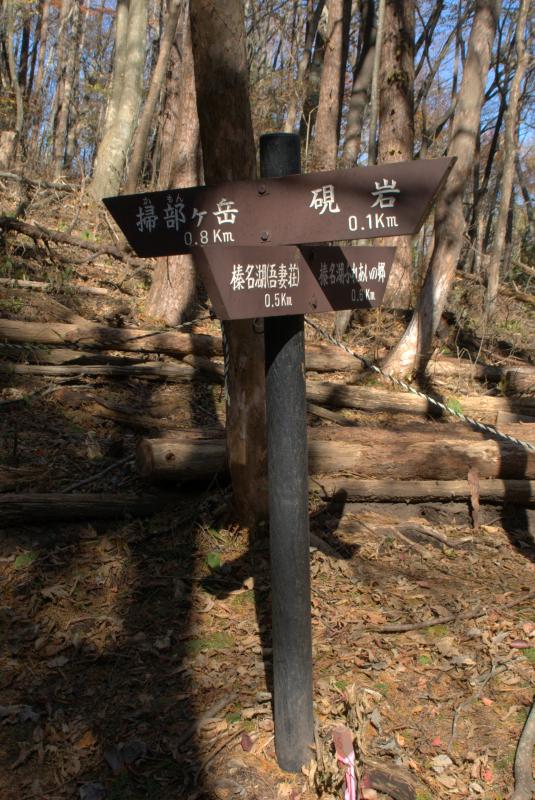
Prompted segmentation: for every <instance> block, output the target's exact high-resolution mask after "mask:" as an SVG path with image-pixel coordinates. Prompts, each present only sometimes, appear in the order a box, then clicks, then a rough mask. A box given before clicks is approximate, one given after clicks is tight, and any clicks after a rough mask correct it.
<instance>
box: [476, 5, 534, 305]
mask: <svg viewBox="0 0 535 800" xmlns="http://www.w3.org/2000/svg"><path fill="white" fill-rule="evenodd" d="M528 5H529V2H528V0H522V2H521V3H520V10H519V13H518V22H517V26H516V36H515V42H516V70H515V74H514V76H513V80H512V83H511V89H510V91H509V102H508V104H507V112H506V116H505V132H504V137H503V139H504V141H503V151H504V157H503V174H502V182H501V191H500V204H499V207H498V216H497V219H496V226H495V230H494V246H493V248H492V255H491V257H490V261H489V265H488V273H487V291H486V295H485V312H486V314H487V317H491V316H493V314H494V312H495V310H496V299H497V295H498V286H499V281H500V264H501V261H502V257H503V255H504V251H505V234H506V230H507V217H508V214H509V206H510V204H511V196H512V190H513V179H514V174H515V153H516V138H517V121H518V107H519V99H520V86H521V83H522V79H523V77H524V73H525V71H526V66H527V55H526V45H525V41H524V36H525V28H526V18H527V13H528Z"/></svg>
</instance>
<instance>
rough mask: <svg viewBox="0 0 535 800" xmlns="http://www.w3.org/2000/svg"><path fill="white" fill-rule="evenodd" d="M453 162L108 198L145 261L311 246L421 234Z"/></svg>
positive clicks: (387, 166)
mask: <svg viewBox="0 0 535 800" xmlns="http://www.w3.org/2000/svg"><path fill="white" fill-rule="evenodd" d="M453 162H454V159H453V158H437V159H431V160H420V161H406V162H399V163H394V164H381V165H379V166H374V167H356V168H354V169H346V170H336V171H334V172H311V173H308V174H307V175H290V176H288V177H285V178H270V179H265V180H258V181H235V182H232V183H222V184H219V185H217V186H200V187H195V188H190V189H169V190H167V191H164V192H148V193H146V194H134V195H124V196H121V197H108V198H106V199H105V200H104V203H105V204H106V207H107V208H108V210H109V211H110V213H111V214H112V216H113V218H114V219H115V221H116V222H117V224H118V225H119V227H120V228H121V230H122V231H123V233H124V235H125V236H126V238H127V239H128V241H129V243H130V244H131V245H132V247H133V249H134V250H135V252H136V253H137V255H138V256H166V255H174V254H179V253H191V252H196V251H197V250H200V248H202V247H206V246H208V245H240V246H243V245H246V246H250V245H262V246H264V247H265V246H266V245H270V244H276V245H279V244H311V243H314V242H325V241H337V240H349V239H371V238H374V237H377V236H398V235H400V234H414V233H416V232H417V231H418V229H419V227H420V225H421V224H422V222H423V220H424V218H425V216H426V214H427V213H428V211H429V208H430V206H431V204H432V202H433V200H434V199H435V197H436V195H437V192H438V190H439V189H440V187H441V186H442V184H443V183H444V181H445V179H446V177H447V174H448V172H449V171H450V169H451V167H452V166H453Z"/></svg>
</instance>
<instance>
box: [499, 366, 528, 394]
mask: <svg viewBox="0 0 535 800" xmlns="http://www.w3.org/2000/svg"><path fill="white" fill-rule="evenodd" d="M504 389H505V391H506V392H512V393H515V394H524V393H525V394H535V369H534V370H531V371H525V370H521V369H509V370H507V372H506V373H505V381H504Z"/></svg>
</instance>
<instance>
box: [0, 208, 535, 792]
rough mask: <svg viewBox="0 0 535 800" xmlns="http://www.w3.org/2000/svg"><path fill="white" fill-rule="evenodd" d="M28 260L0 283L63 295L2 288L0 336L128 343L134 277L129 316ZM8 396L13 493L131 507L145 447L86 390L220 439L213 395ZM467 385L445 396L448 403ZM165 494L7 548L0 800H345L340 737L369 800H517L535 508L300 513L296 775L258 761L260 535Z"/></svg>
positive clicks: (197, 491) (111, 301) (532, 674)
mask: <svg viewBox="0 0 535 800" xmlns="http://www.w3.org/2000/svg"><path fill="white" fill-rule="evenodd" d="M70 202H71V201H70ZM62 213H63V214H64V215H66V216H67V217H68V216H69V213H70V212H69V207H68V205H67V206H66V207H65V208H63V212H62ZM58 214H59V211H58ZM71 216H72V220H78V218H79V217H80V216H81V221H79V220H78V221H77V223H76V224H77V225H78V227H80V226H82V227H81V228H80V230H78V231H75V232H77V233H78V235H83V232H84V230H87V234H88V236H90V237H93V238H94V239H95V240H98V239H99V237H104V236H105V235H109V234H106V232H105V230H103V229H104V227H105V226H104V225H103V223H102V224H101V225H100V227H99V226H97V225H95V226H93V227H91V226H90V225H89V224H88V223H87V216H86V215H85V212H84V213H82V214H81V215H80V214H79V210H78V207H77V206H76V205H73V207H72V214H71ZM69 219H70V217H69ZM84 219H85V222H84ZM52 222H53V220H49V221H48V224H49V225H51V226H52ZM84 225H86V226H87V227H85V228H84ZM57 251H58V253H62V257H63V258H67V257H68V251H67V249H61V248H57ZM44 258H45V257H44V256H43V254H42V253H36V252H35V249H34V247H33V245H32V243H31V241H29V240H28V241H26V240H24V239H23V240H22V244H21V240H20V239H18V240H17V243H16V247H15V245H14V244H12V245H10V249H9V252H8V253H7V255H6V256H5V257H4V262H3V269H4V270H5V271H10V270H11V275H10V276H13V275H15V276H17V275H18V277H22V275H21V274H20V270H21V269H23V270H24V275H25V276H26V277H28V278H32V279H34V280H35V279H42V278H43V277H47V278H49V279H50V278H52V277H54V275H56V278H57V276H58V275H60V276H62V278H61V279H62V281H63V283H62V282H61V281H59V283H60V285H59V286H58V287H57V290H56V291H55V292H54V293H53V294H52V295H49V294H47V295H36V294H31V295H30V294H29V293H27V292H26V293H25V292H23V291H22V290H20V289H2V298H1V302H2V316H4V317H8V318H12V319H40V320H43V319H48V320H50V321H54V320H56V321H57V320H58V319H60V318H61V317H60V316H59V315H60V314H65V313H68V312H69V311H70V312H71V313H76V314H79V315H81V316H83V317H84V318H87V319H91V320H99V321H106V322H107V323H108V324H109V323H110V322H112V323H113V324H124V322H125V320H126V321H127V323H128V324H129V325H130V324H143V320H142V317H141V315H142V311H141V309H142V301H143V297H144V293H145V291H146V287H145V285H144V283H143V276H138V278H137V283H135V284H134V285H133V288H132V285H131V287H130V290H131V292H132V293H131V294H129V295H124V293H123V292H120V291H118V290H116V289H114V288H113V287H111V288H110V295H109V296H108V297H107V298H104V299H100V298H95V297H81V296H80V295H78V294H76V293H72V292H69V291H68V290H66V289H65V285H64V283H65V279H66V276H65V266H64V263H63V262H58V261H54V259H50V262H49V261H45V262H44V261H43V259H44ZM46 258H47V259H48V258H49V257H48V256H47V257H46ZM21 264H22V265H23V266H22V267H21V266H20V265H21ZM43 264H45V266H46V269H47V270H48V271H47V273H46V275H45V276H43V269H44V267H43ZM17 270H18V272H17ZM39 270H41V271H40V272H39ZM90 274H91V278H90V280H89V282H90V283H93V284H94V285H97V284H98V285H100V286H103V285H108V286H109V282H110V281H111V282H112V283H114V284H118V283H119V282H120V281H121V280H123V279H124V277H125V267H124V265H123V266H121V267H119V266H117V265H116V264H113V263H112V262H109V261H107V260H106V263H105V264H104V265H103V266H102V269H101V268H100V267H99V266H98V265H96V266H95V265H94V264H93V265H92V266H91V270H90ZM71 279H72V275H70V274H69V275H68V276H67V282H68V281H69V280H71ZM106 282H107V283H106ZM37 298H39V299H37ZM454 299H455V298H454ZM457 302H458V303H461V305H462V303H464V299H463V298H457ZM55 303H56V305H54V304H55ZM57 304H60V305H61V308H60V307H59V306H58V305H57ZM509 305H510V304H509ZM464 307H465V306H463V308H464ZM62 308H63V311H62V310H61V309H62ZM502 312H503V313H502V316H501V318H500V319H501V328H500V329H499V330H498V329H496V336H495V339H494V340H493V341H488V340H486V344H485V346H488V347H489V348H491V349H492V348H496V346H497V342H498V340H499V338H500V337H502V338H505V339H506V340H507V342H509V344H510V345H511V348H512V351H513V354H514V353H516V354H518V353H519V352H524V351H525V344H526V342H530V341H532V339H530V337H531V336H532V335H533V331H532V329H531V328H529V326H528V327H521V328H520V329H518V330H517V328H515V326H512V327H511V324H512V320H511V317H510V313H511V311H510V308H509V307H507V308H506V307H505V306H504V308H503V309H502ZM197 329H198V330H204V331H206V332H216V330H217V324H216V323H215V322H205V323H203V324H202V326H198V328H197ZM401 330H402V323H401V321H400V320H399V319H398V318H397V317H395V316H394V315H389V314H388V312H377V313H375V314H371V315H369V316H368V317H367V318H366V319H362V320H360V322H359V324H358V325H356V326H354V328H353V330H352V332H351V334H350V341H351V342H352V344H354V345H355V346H359V347H360V348H361V349H362V350H363V351H364V352H366V353H367V354H368V355H370V356H372V357H373V356H374V355H376V354H380V353H381V352H382V351H383V348H384V347H385V346H386V345H387V344H388V342H389V341H390V342H391V341H392V339H393V338H395V337H396V336H397V335H399V333H400V331H401ZM526 331H527V332H526ZM510 354H511V351H510V353H509V355H510ZM151 358H153V357H151ZM157 358H158V357H157V356H155V357H154V359H157ZM22 360H23V359H22V357H21V361H22ZM3 380H4V384H3V388H2V391H1V399H2V400H13V399H17V398H18V397H22V396H25V397H27V398H28V399H27V400H26V401H25V402H17V403H14V404H7V405H5V406H4V407H2V409H1V414H2V421H1V424H2V428H1V441H0V447H1V452H0V457H1V462H0V464H1V469H2V476H3V479H4V481H5V485H6V486H8V484H9V481H11V484H9V486H10V489H12V488H13V487H14V488H15V489H17V490H18V491H20V492H27V491H47V492H52V491H60V490H61V491H66V490H70V489H72V487H74V486H75V485H76V484H82V488H81V490H83V491H90V492H98V491H101V492H103V491H114V492H125V491H135V492H140V491H142V490H146V489H147V487H146V486H144V484H143V482H142V481H141V479H140V478H139V476H138V475H137V474H136V471H135V467H134V465H133V463H132V457H133V453H134V447H135V444H136V440H137V439H138V438H139V434H138V433H136V432H132V430H131V429H130V428H129V427H124V426H123V425H120V424H119V423H117V422H114V421H112V420H110V419H104V418H102V417H101V416H98V415H97V413H96V408H95V405H94V404H91V403H90V402H88V401H87V397H86V396H87V394H88V393H90V394H91V395H92V396H93V397H97V398H100V399H101V400H102V401H104V402H108V403H110V402H112V403H114V404H121V403H122V404H123V405H125V406H128V407H129V408H135V409H136V410H137V411H138V412H139V413H145V414H146V413H150V414H152V415H153V416H154V417H158V418H159V419H163V420H165V421H166V422H168V423H169V424H170V425H171V426H175V427H177V428H185V427H190V426H193V425H214V424H216V423H217V422H218V421H219V422H222V420H223V414H224V403H223V398H222V394H221V389H220V387H218V386H216V387H213V386H209V385H204V384H199V385H197V386H191V385H189V384H173V385H171V384H169V385H161V384H155V383H148V382H146V381H145V382H143V381H141V380H138V379H130V380H126V381H122V382H121V383H118V382H113V381H109V380H106V379H104V378H101V379H98V380H95V379H87V378H83V377H82V378H79V379H77V381H75V382H74V385H73V381H70V382H68V384H67V385H66V386H64V387H61V388H60V389H59V390H58V391H55V390H54V391H53V392H50V393H49V394H45V393H43V394H39V393H38V394H33V392H35V391H36V390H41V389H43V388H46V387H49V388H50V386H51V385H52V384H53V382H51V381H43V379H37V378H21V377H20V376H8V377H7V378H6V377H5V376H4V378H3ZM462 380H464V379H462ZM462 380H461V379H458V378H452V379H449V381H450V382H449V384H448V385H446V386H444V387H443V388H444V391H445V392H447V393H449V394H452V395H455V396H462V391H463V388H464V387H463V384H462ZM53 385H54V388H55V389H57V388H58V387H57V385H56V384H53ZM471 391H473V387H471ZM347 416H348V419H353V420H358V421H359V422H360V424H370V425H375V426H377V425H378V424H383V423H385V424H389V425H393V424H394V422H395V421H393V420H392V419H389V420H385V419H383V418H380V417H377V416H372V415H366V413H365V412H363V413H360V412H359V413H357V412H355V413H353V412H351V413H349V412H347ZM310 422H311V424H320V423H318V421H317V420H315V421H313V420H312V419H311V420H310ZM321 424H322V425H330V424H332V423H327V422H325V421H323V422H321ZM532 438H533V437H532ZM109 466H110V467H112V468H111V469H110V470H109V471H108V472H104V470H106V469H107V468H108V467H109ZM101 473H104V474H102V475H101ZM463 477H464V476H463ZM87 478H91V479H92V482H90V483H89V484H86V485H85V487H84V486H83V482H84V481H86V479H87ZM170 492H171V493H173V494H174V495H175V496H174V498H173V501H172V502H171V504H170V505H167V506H166V508H165V509H163V508H162V510H160V511H155V512H154V513H152V514H151V515H150V516H148V517H145V518H141V519H134V518H130V517H128V515H126V516H125V515H121V517H120V518H118V519H115V520H112V521H96V520H93V519H87V520H83V521H80V522H72V523H61V524H59V523H50V522H47V521H45V520H42V521H39V520H38V521H37V522H32V523H30V522H29V521H28V522H23V523H21V524H17V525H16V526H12V527H8V528H6V529H5V530H4V531H2V532H1V534H0V585H1V587H2V608H1V609H0V630H1V634H0V786H1V787H2V788H1V790H0V797H1V798H2V800H22V799H25V798H28V799H29V798H32V800H33V798H35V800H38V799H40V798H43V799H44V798H46V799H47V800H63V798H65V800H67V799H69V800H70V799H71V798H72V799H74V798H81V800H105V799H106V800H168V799H170V798H173V800H175V799H176V800H179V799H180V798H188V800H189V799H190V798H191V799H193V798H197V797H198V798H206V799H207V800H216V798H220V799H221V800H226V798H228V799H229V800H230V799H231V798H239V797H241V798H247V800H255V799H256V800H270V798H273V799H275V798H277V799H278V798H292V799H293V800H296V798H298V797H303V798H304V800H307V799H308V800H312V798H318V797H323V798H325V800H327V798H339V797H342V796H343V789H342V773H341V771H340V770H339V768H338V767H337V766H336V763H335V757H334V751H333V747H332V730H333V728H334V727H335V726H336V725H338V724H341V723H343V724H345V725H348V726H349V727H350V729H351V730H352V731H353V733H354V736H355V747H356V751H357V756H358V768H359V773H360V775H361V777H362V791H363V797H367V798H370V800H373V798H374V797H376V798H378V799H379V800H386V799H387V798H388V795H387V794H385V793H384V791H382V789H384V787H385V785H386V784H385V781H386V778H385V775H389V776H391V777H392V776H394V778H395V779H396V780H397V786H398V796H399V797H400V798H402V800H436V799H442V798H472V800H474V799H475V798H482V800H505V798H507V797H508V796H509V794H510V792H511V790H512V786H513V776H512V765H513V759H514V754H515V748H516V743H517V740H518V737H519V735H520V732H521V730H522V726H523V724H524V721H525V719H526V716H527V713H528V711H529V708H530V707H531V704H532V702H533V697H534V686H535V594H534V588H535V587H534V575H535V540H534V533H533V531H534V529H535V526H534V520H533V513H534V512H533V511H531V510H528V509H523V508H520V509H517V511H516V513H515V514H510V513H505V512H504V511H503V510H502V509H501V508H499V507H492V506H490V507H484V508H482V512H481V520H480V523H481V524H480V526H479V527H478V528H477V529H474V526H473V524H472V523H473V520H472V517H471V515H470V513H469V510H468V508H467V506H466V505H465V504H442V505H440V506H439V505H437V504H427V505H423V506H422V505H414V506H411V505H404V506H403V507H399V506H397V505H395V506H392V507H390V506H388V504H381V505H380V504H373V505H372V504H369V505H365V504H361V505H359V506H356V505H355V504H344V503H343V502H338V503H337V502H336V501H333V502H331V503H325V502H323V501H321V500H320V499H319V497H318V496H316V495H315V494H314V493H313V494H312V495H311V498H310V513H311V531H312V534H313V538H312V545H313V546H312V548H311V554H310V566H311V576H312V628H313V657H314V658H313V660H314V709H315V718H316V723H317V730H316V743H315V747H314V748H313V749H312V748H311V763H310V765H309V766H308V767H307V768H306V770H305V771H304V772H303V774H301V775H289V774H286V773H283V772H282V771H281V770H280V769H279V768H278V767H277V763H276V758H275V750H274V724H273V715H272V707H271V688H272V686H271V683H272V675H271V658H272V653H271V641H270V620H269V587H270V578H269V548H268V531H267V528H266V527H264V528H261V529H260V531H259V532H258V533H257V534H255V535H254V536H252V535H251V534H250V532H249V531H248V530H247V529H243V528H240V527H239V525H238V524H237V522H236V519H235V516H234V514H233V511H232V505H231V498H230V494H229V489H228V486H227V485H226V484H225V482H224V481H222V480H221V479H216V478H214V480H213V481H212V482H211V483H210V484H209V485H203V486H202V487H199V486H196V487H176V486H173V487H167V488H166V501H167V502H168V500H169V493H170ZM162 496H163V495H162ZM440 620H442V622H440ZM374 776H375V778H374ZM381 776H382V777H381ZM374 792H375V793H376V794H374Z"/></svg>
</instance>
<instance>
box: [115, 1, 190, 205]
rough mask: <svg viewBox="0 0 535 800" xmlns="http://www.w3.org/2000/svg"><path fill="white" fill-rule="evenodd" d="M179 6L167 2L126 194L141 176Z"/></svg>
mask: <svg viewBox="0 0 535 800" xmlns="http://www.w3.org/2000/svg"><path fill="white" fill-rule="evenodd" d="M181 6H182V0H169V5H168V8H167V13H166V15H165V25H164V31H163V36H162V38H161V42H160V49H159V52H158V59H157V61H156V66H155V68H154V70H153V72H152V77H151V81H150V86H149V91H148V94H147V99H146V101H145V105H144V107H143V113H142V115H141V118H140V120H139V125H138V126H137V129H136V134H135V136H134V142H133V145H132V155H131V156H130V163H129V166H128V175H127V179H126V183H125V187H124V190H125V192H126V193H127V194H128V193H132V192H135V190H136V186H137V184H138V181H139V176H140V175H141V169H142V167H143V159H144V157H145V150H146V148H147V140H148V138H149V133H150V128H151V125H152V122H153V118H154V112H155V110H156V104H157V102H158V97H159V95H160V92H161V87H162V84H163V82H164V78H165V74H166V72H167V65H168V63H169V56H170V54H171V47H172V44H173V41H174V40H175V37H176V31H177V25H178V15H179V13H180V9H181Z"/></svg>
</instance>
